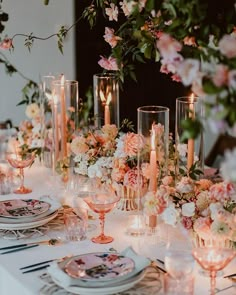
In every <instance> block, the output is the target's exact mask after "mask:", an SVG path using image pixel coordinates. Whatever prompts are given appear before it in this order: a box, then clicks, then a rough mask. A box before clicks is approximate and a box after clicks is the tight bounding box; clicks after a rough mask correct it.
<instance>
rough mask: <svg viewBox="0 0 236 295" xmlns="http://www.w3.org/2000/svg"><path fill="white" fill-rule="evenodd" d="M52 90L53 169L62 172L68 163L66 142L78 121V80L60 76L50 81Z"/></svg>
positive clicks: (66, 168) (68, 140)
mask: <svg viewBox="0 0 236 295" xmlns="http://www.w3.org/2000/svg"><path fill="white" fill-rule="evenodd" d="M52 90H53V104H52V113H53V147H54V149H53V151H54V156H53V169H54V171H55V170H57V172H61V173H62V174H63V173H64V172H65V171H68V165H69V163H70V159H69V150H68V143H69V142H70V140H71V136H72V134H73V132H74V131H75V128H76V127H78V122H79V94H78V92H79V91H78V82H77V81H74V80H65V81H64V77H63V76H62V78H61V79H60V80H54V81H53V82H52ZM63 167H64V168H65V169H63ZM60 169H61V170H60ZM66 174H67V173H66ZM65 179H66V177H65Z"/></svg>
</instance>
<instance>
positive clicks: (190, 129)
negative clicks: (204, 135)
mask: <svg viewBox="0 0 236 295" xmlns="http://www.w3.org/2000/svg"><path fill="white" fill-rule="evenodd" d="M181 127H182V128H183V130H184V131H183V135H182V137H181V142H185V141H186V140H187V139H190V138H192V139H196V138H197V137H198V135H199V134H200V133H201V132H202V131H203V125H202V122H201V121H200V120H199V119H198V118H195V119H192V118H188V119H185V120H182V121H181Z"/></svg>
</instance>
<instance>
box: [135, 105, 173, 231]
mask: <svg viewBox="0 0 236 295" xmlns="http://www.w3.org/2000/svg"><path fill="white" fill-rule="evenodd" d="M138 134H139V135H140V146H139V152H138V168H139V191H140V193H139V197H140V203H141V204H142V206H143V210H144V213H145V214H146V216H147V217H148V226H150V227H151V228H155V227H156V224H157V213H158V210H157V207H156V205H158V202H159V200H158V194H157V191H158V186H159V183H160V181H161V179H162V178H163V177H164V176H166V175H167V168H168V167H167V166H168V147H169V109H168V108H166V107H163V106H143V107H140V108H138ZM144 184H146V185H147V193H146V194H145V195H144V196H143V195H142V193H141V192H142V191H143V185H144ZM152 199H153V202H152ZM150 202H151V203H150ZM149 204H153V206H151V207H150V206H149ZM155 204H156V205H155Z"/></svg>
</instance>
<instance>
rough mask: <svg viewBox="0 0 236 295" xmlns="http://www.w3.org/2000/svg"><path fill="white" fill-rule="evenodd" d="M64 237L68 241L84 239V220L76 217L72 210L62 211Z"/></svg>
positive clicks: (81, 217) (78, 216)
mask: <svg viewBox="0 0 236 295" xmlns="http://www.w3.org/2000/svg"><path fill="white" fill-rule="evenodd" d="M64 226H65V236H66V240H68V241H82V240H84V239H86V220H85V219H84V217H83V216H82V215H81V216H80V215H77V214H76V213H75V212H74V211H73V209H72V208H68V209H64Z"/></svg>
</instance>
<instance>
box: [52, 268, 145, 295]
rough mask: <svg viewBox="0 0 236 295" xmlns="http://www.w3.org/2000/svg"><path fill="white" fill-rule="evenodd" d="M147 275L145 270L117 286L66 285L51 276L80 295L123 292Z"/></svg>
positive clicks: (61, 285) (103, 294)
mask: <svg viewBox="0 0 236 295" xmlns="http://www.w3.org/2000/svg"><path fill="white" fill-rule="evenodd" d="M144 276H145V270H143V271H142V272H141V273H139V274H137V275H136V276H134V277H132V278H130V279H127V280H126V281H122V282H119V283H117V284H116V285H115V286H107V287H93V288H92V287H79V286H75V285H73V286H72V285H71V286H64V285H63V283H62V282H60V281H58V280H56V279H55V278H54V277H51V278H52V280H53V281H54V283H55V284H56V285H58V286H59V287H61V288H63V289H65V290H66V291H68V292H71V293H73V294H78V295H91V294H93V295H110V294H116V293H118V292H123V291H126V290H128V289H131V288H132V287H134V286H135V285H136V284H137V283H138V282H140V281H141V280H142V279H143V278H144Z"/></svg>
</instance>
